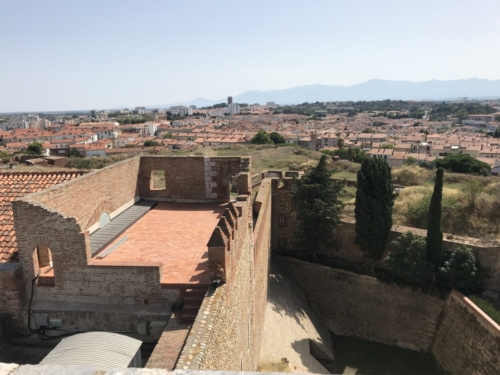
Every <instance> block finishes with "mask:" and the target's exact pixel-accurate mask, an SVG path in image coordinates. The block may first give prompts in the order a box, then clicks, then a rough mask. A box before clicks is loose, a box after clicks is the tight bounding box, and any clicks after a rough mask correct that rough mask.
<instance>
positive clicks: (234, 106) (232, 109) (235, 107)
mask: <svg viewBox="0 0 500 375" xmlns="http://www.w3.org/2000/svg"><path fill="white" fill-rule="evenodd" d="M227 111H228V112H229V113H239V112H240V105H239V104H238V103H231V104H228V106H227Z"/></svg>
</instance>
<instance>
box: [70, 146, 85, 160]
mask: <svg viewBox="0 0 500 375" xmlns="http://www.w3.org/2000/svg"><path fill="white" fill-rule="evenodd" d="M72 156H73V157H75V158H83V155H82V153H81V152H80V151H78V150H77V149H76V148H70V149H69V157H72Z"/></svg>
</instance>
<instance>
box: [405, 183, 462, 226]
mask: <svg viewBox="0 0 500 375" xmlns="http://www.w3.org/2000/svg"><path fill="white" fill-rule="evenodd" d="M403 191H404V189H403ZM455 194H456V193H455V192H454V191H452V190H450V189H443V200H442V201H441V209H442V218H441V225H442V228H443V230H444V231H449V229H450V228H451V227H452V226H453V222H454V220H455V218H456V215H457V210H458V209H459V207H458V201H457V199H456V198H455V197H454V195H455ZM430 204H431V193H430V192H429V193H428V194H427V195H425V196H424V197H423V198H422V199H421V200H420V201H416V202H415V203H413V204H410V205H409V207H408V216H407V220H408V224H409V225H411V226H414V227H417V228H421V229H427V220H428V214H429V207H430Z"/></svg>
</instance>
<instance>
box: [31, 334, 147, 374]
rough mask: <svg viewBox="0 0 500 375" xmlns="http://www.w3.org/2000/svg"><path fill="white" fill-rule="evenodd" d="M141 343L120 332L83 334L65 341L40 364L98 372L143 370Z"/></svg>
mask: <svg viewBox="0 0 500 375" xmlns="http://www.w3.org/2000/svg"><path fill="white" fill-rule="evenodd" d="M141 344H142V341H140V340H136V339H134V338H131V337H128V336H124V335H119V334H117V333H110V332H87V333H80V334H77V335H74V336H70V337H67V338H65V339H63V340H62V341H61V342H60V343H59V344H58V345H57V346H56V347H55V348H54V349H53V350H52V351H51V352H50V353H49V354H47V356H46V357H45V358H44V359H43V360H42V361H41V362H40V364H41V365H74V366H92V367H95V368H96V369H97V370H110V369H112V368H115V367H121V368H127V367H141V365H142V364H141V352H140V350H139V349H140V347H141Z"/></svg>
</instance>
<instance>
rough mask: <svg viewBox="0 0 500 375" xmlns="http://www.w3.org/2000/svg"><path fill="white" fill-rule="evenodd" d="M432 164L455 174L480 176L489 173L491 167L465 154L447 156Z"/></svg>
mask: <svg viewBox="0 0 500 375" xmlns="http://www.w3.org/2000/svg"><path fill="white" fill-rule="evenodd" d="M433 163H434V165H435V166H436V167H438V168H443V169H446V170H448V171H450V172H455V173H466V174H481V175H483V176H487V175H489V174H490V172H491V167H490V166H489V165H488V164H486V163H484V162H482V161H480V160H477V159H474V158H473V157H472V156H470V155H466V154H457V155H448V156H445V157H444V158H442V159H436V160H434V161H433Z"/></svg>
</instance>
